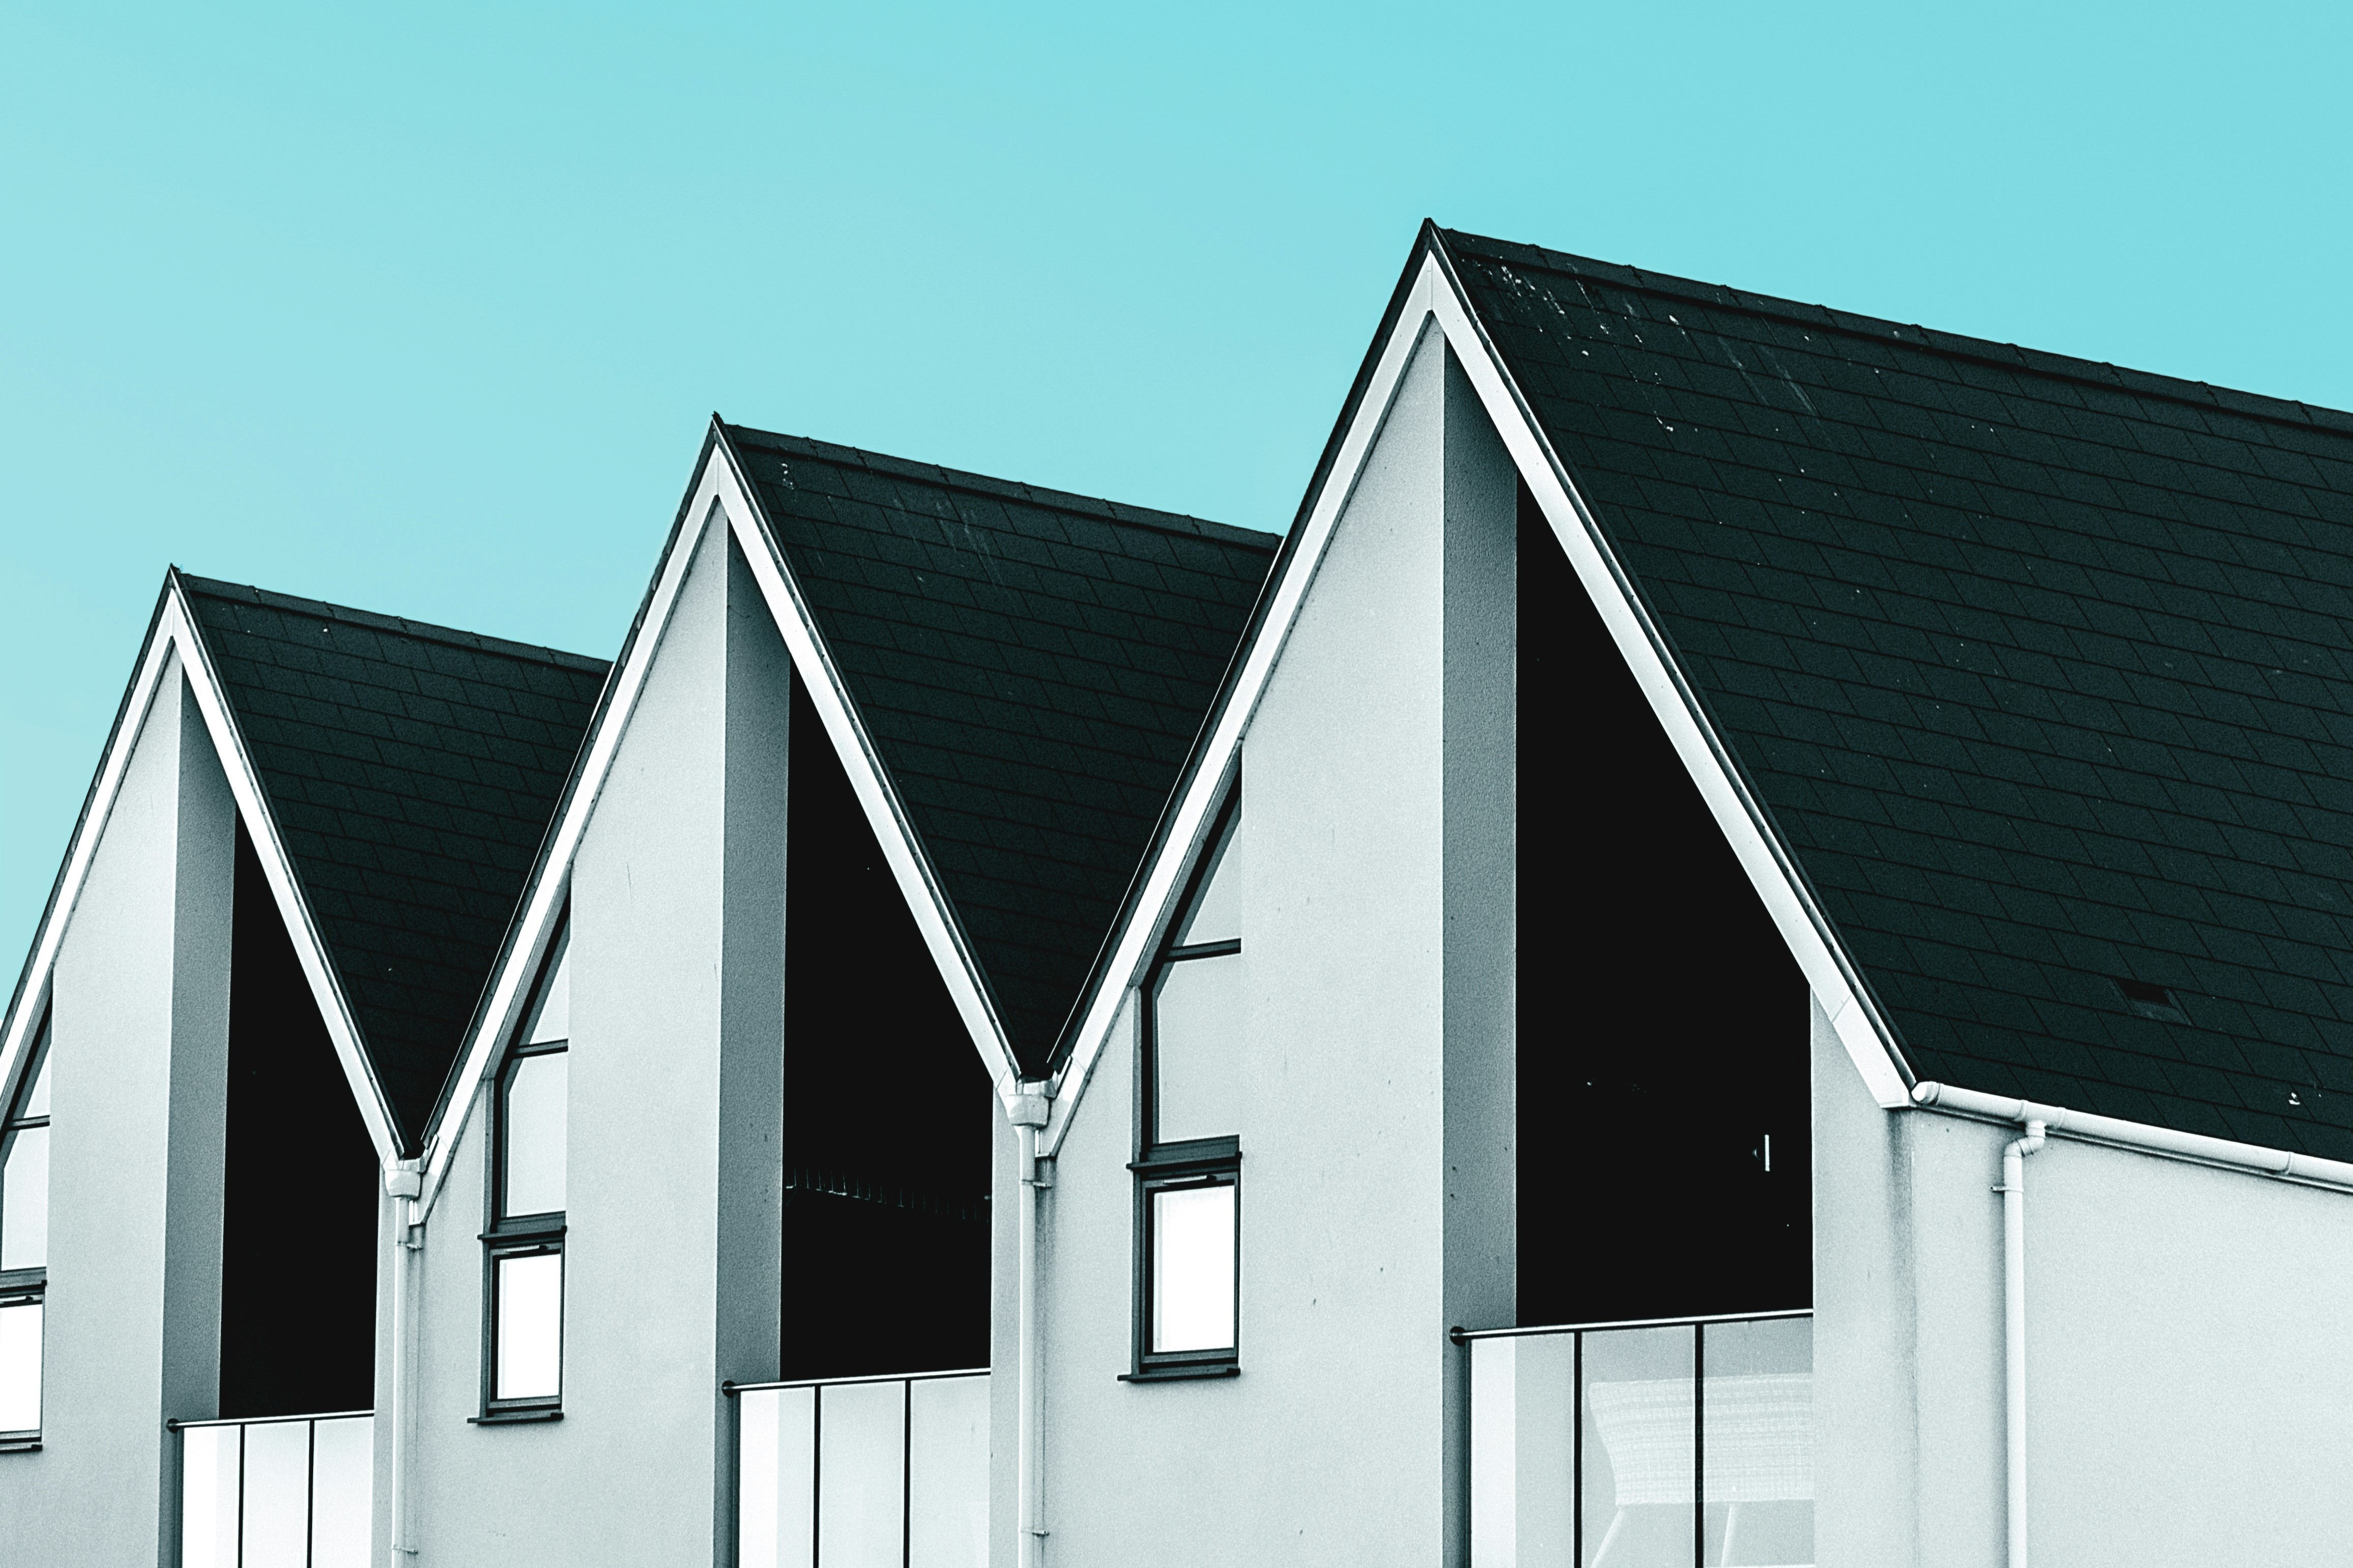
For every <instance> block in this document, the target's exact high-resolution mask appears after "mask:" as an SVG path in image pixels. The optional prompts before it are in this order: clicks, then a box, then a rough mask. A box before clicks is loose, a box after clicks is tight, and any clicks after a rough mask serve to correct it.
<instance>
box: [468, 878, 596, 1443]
mask: <svg viewBox="0 0 2353 1568" xmlns="http://www.w3.org/2000/svg"><path fill="white" fill-rule="evenodd" d="M571 945H572V941H571V921H569V919H568V918H567V919H566V920H565V922H564V924H563V925H562V926H561V927H559V928H558V930H557V932H556V937H555V940H554V942H550V943H548V946H547V952H546V954H545V956H543V958H542V959H541V960H540V968H539V975H538V978H537V980H536V981H535V982H534V983H533V986H532V996H531V1005H529V1006H527V1007H525V1008H524V1009H523V1011H522V1020H521V1021H520V1022H519V1023H517V1024H516V1026H515V1033H514V1038H513V1040H512V1041H511V1042H510V1043H509V1045H508V1047H507V1049H506V1052H505V1054H504V1055H503V1056H502V1057H501V1058H500V1060H499V1070H498V1072H497V1073H496V1074H495V1075H493V1076H492V1078H491V1085H490V1090H491V1104H490V1125H489V1128H488V1131H489V1136H488V1137H487V1138H485V1139H484V1140H483V1142H484V1143H485V1145H486V1146H487V1152H488V1156H489V1169H488V1170H486V1171H485V1172H484V1173H483V1181H482V1200H483V1209H484V1215H483V1225H482V1234H481V1237H480V1240H481V1243H482V1313H481V1321H482V1355H481V1366H482V1397H481V1409H480V1413H479V1414H477V1415H472V1416H470V1417H468V1419H469V1420H470V1421H471V1422H473V1423H474V1424H475V1425H477V1426H497V1425H503V1424H506V1423H510V1422H520V1421H560V1420H562V1419H563V1418H564V1384H565V1373H564V1340H565V1321H564V1319H565V1298H566V1296H567V1295H568V1293H569V1291H570V1289H571V1284H572V1281H571V1278H570V1276H571V1264H570V1260H569V1259H568V1258H565V1215H566V1213H567V1212H568V1211H567V1210H566V1209H553V1210H549V1211H546V1212H543V1213H540V1214H527V1215H510V1214H509V1213H507V1194H506V1188H507V1139H508V1130H507V1090H508V1089H509V1088H510V1087H511V1086H512V1082H513V1079H514V1074H515V1069H516V1068H517V1067H518V1066H519V1065H520V1064H522V1063H523V1062H526V1061H529V1060H531V1059H533V1058H537V1057H553V1056H562V1055H565V1054H566V1053H568V1052H569V1051H570V1050H571V1048H572V1041H571V1037H570V1031H569V1029H568V1028H567V1029H566V1031H565V1038H564V1039H561V1040H548V1041H544V1042H543V1043H541V1044H538V1045H527V1044H525V1043H523V1042H524V1041H525V1040H526V1039H527V1038H528V1037H529V1035H530V1033H531V1030H532V1026H533V1025H534V1024H535V1023H536V1022H537V1021H538V1019H539V1015H540V1010H541V1008H542V1006H543V1004H544V1003H545V1001H546V997H547V990H548V987H549V986H550V985H551V984H554V980H555V976H556V974H557V973H559V972H560V971H561V970H562V969H563V967H564V961H565V957H566V956H567V955H568V954H569V952H570V951H571ZM570 1150H571V1133H570V1129H569V1127H567V1128H566V1129H565V1164H566V1165H567V1167H568V1166H569V1164H570ZM570 1201H571V1192H570V1173H569V1171H568V1169H567V1171H566V1174H565V1203H566V1204H567V1205H569V1203H570ZM540 1256H553V1257H554V1258H556V1259H557V1260H558V1261H557V1264H556V1269H557V1284H556V1297H555V1303H556V1305H555V1392H554V1394H532V1395H529V1396H527V1397H521V1398H514V1399H501V1398H500V1397H498V1387H499V1315H500V1311H501V1301H500V1296H499V1265H500V1264H501V1262H503V1261H505V1260H506V1259H508V1258H528V1257H540Z"/></svg>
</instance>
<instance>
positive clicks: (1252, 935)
mask: <svg viewBox="0 0 2353 1568" xmlns="http://www.w3.org/2000/svg"><path fill="white" fill-rule="evenodd" d="M1514 494H1515V491H1514V481H1513V479H1512V475H1511V471H1510V469H1509V467H1508V465H1507V462H1506V459H1505V458H1504V453H1503V451H1502V448H1501V446H1500V443H1498V442H1497V441H1496V439H1495V437H1494V435H1493V431H1492V429H1491V428H1490V427H1489V426H1487V424H1486V422H1485V418H1484V416H1483V415H1482V414H1479V413H1478V411H1477V407H1476V404H1475V400H1474V399H1473V397H1472V393H1471V391H1470V388H1469V386H1468V384H1467V383H1466V382H1465V381H1464V379H1463V377H1462V375H1461V372H1460V370H1459V369H1458V368H1455V367H1453V366H1452V365H1451V362H1450V360H1449V358H1448V356H1447V353H1446V351H1445V349H1444V346H1443V343H1442V342H1441V341H1440V340H1438V339H1437V338H1436V337H1435V335H1434V334H1433V335H1432V336H1431V337H1430V338H1428V339H1426V340H1425V342H1423V344H1422V347H1421V349H1420V351H1419V353H1418V354H1417V356H1416V359H1415V362H1414V363H1413V365H1412V367H1411V368H1410V369H1409V372H1408V373H1407V375H1406V378H1405V382H1404V384H1403V387H1402V389H1401V391H1400V392H1399V394H1398V399H1397V402H1396V404H1395V405H1394V407H1393V410H1392V412H1391V413H1390V415H1389V417H1388V423H1387V426H1386V427H1385V428H1384V431H1383V433H1382V435H1381V437H1380V439H1379V442H1378V444H1377V447H1376V449H1375V451H1374V453H1373V455H1372V457H1371V458H1370V460H1369V464H1368V467H1367V468H1366V473H1365V475H1364V477H1363V479H1362V481H1361V483H1360V484H1359V486H1358V488H1357V489H1356V493H1355V495H1354V497H1353V498H1352V499H1351V500H1350V501H1349V503H1348V507H1347V510H1346V512H1345V516H1344V517H1343V519H1342V521H1341V522H1340V524H1339V527H1338V529H1337V530H1336V531H1335V537H1334V542H1333V543H1332V546H1331V549H1330V551H1329V552H1328V554H1327V556H1326V558H1325V559H1324V562H1323V563H1322V565H1321V567H1320V569H1319V571H1318V574H1317V576H1316V579H1315V581H1314V584H1313V586H1312V588H1311V590H1310V592H1309V594H1308V595H1307V598H1306V601H1305V604H1304V606H1303V611H1302V614H1301V616H1300V618H1299V621H1298V623H1297V625H1296V626H1295V628H1294V630H1293V633H1292V636H1291V638H1290V640H1289V643H1288V645H1287V647H1285V648H1284V650H1283V653H1282V660H1281V663H1280V664H1279V666H1278V667H1277V668H1276V671H1275V673H1274V676H1273V679H1272V681H1271V685H1270V686H1269V688H1268V690H1267V692H1266V694H1265V697H1264V700H1263V701H1262V702H1261V705H1260V708H1259V710H1258V712H1257V714H1256V716H1255V718H1254V720H1253V721H1252V723H1251V727H1250V731H1249V733H1248V736H1247V739H1246V741H1245V743H1244V749H1243V757H1242V778H1243V792H1244V794H1243V809H1242V830H1241V837H1240V841H1239V842H1238V844H1237V846H1236V847H1235V850H1234V851H1232V852H1231V853H1230V855H1229V860H1228V867H1229V869H1228V870H1227V871H1226V872H1225V873H1223V874H1224V875H1227V876H1232V875H1237V874H1239V875H1240V878H1241V879H1242V881H1241V888H1242V894H1243V896H1242V900H1241V907H1242V962H1243V964H1244V966H1245V975H1246V982H1245V984H1246V988H1247V993H1248V1009H1249V1018H1248V1023H1247V1026H1246V1048H1245V1050H1244V1051H1243V1053H1242V1060H1243V1064H1244V1065H1243V1069H1242V1070H1243V1092H1242V1095H1241V1097H1240V1100H1241V1105H1242V1110H1241V1125H1240V1127H1238V1128H1237V1129H1236V1130H1235V1131H1237V1132H1239V1134H1240V1139H1241V1148H1242V1160H1243V1164H1242V1186H1241V1211H1240V1212H1241V1226H1242V1263H1241V1329H1240V1333H1241V1340H1240V1360H1241V1368H1242V1370H1241V1373H1240V1375H1239V1376H1237V1377H1233V1378H1229V1379H1222V1380H1215V1381H1189V1382H1171V1383H1155V1384H1132V1383H1123V1382H1120V1381H1118V1374H1120V1373H1123V1372H1125V1371H1126V1370H1127V1369H1128V1366H1129V1364H1130V1332H1131V1327H1130V1325H1131V1316H1130V1310H1131V1286H1130V1273H1131V1267H1132V1250H1131V1248H1132V1237H1131V1232H1132V1225H1133V1212H1134V1207H1133V1205H1134V1199H1133V1185H1132V1177H1131V1174H1130V1173H1129V1172H1128V1170H1127V1168H1126V1167H1127V1163H1128V1162H1129V1161H1130V1160H1131V1159H1132V1158H1133V1157H1134V1147H1133V1136H1134V1132H1133V1128H1134V1120H1133V1119H1134V1072H1135V1060H1134V1044H1133V1024H1132V1016H1131V1019H1130V1021H1129V1023H1128V1025H1127V1032H1126V1033H1124V1035H1123V1037H1121V1038H1120V1039H1118V1040H1116V1041H1115V1042H1114V1043H1113V1046H1112V1047H1110V1048H1109V1049H1107V1050H1106V1052H1105V1053H1104V1055H1103V1058H1101V1061H1100V1063H1099V1065H1098V1066H1097V1068H1096V1069H1095V1073H1094V1080H1093V1082H1092V1085H1091V1086H1090V1087H1089V1088H1088V1089H1087V1090H1086V1098H1085V1100H1084V1101H1083V1103H1082V1106H1081V1108H1080V1110H1079V1112H1078V1114H1077V1116H1076V1118H1075V1120H1074V1121H1073V1122H1072V1123H1071V1132H1070V1135H1069V1138H1068V1140H1067V1141H1066V1142H1065V1143H1064V1144H1063V1146H1062V1150H1061V1152H1060V1158H1059V1159H1058V1160H1057V1161H1056V1167H1057V1168H1056V1171H1055V1173H1054V1186H1053V1188H1052V1189H1051V1191H1050V1194H1048V1195H1047V1197H1046V1198H1045V1200H1044V1203H1043V1209H1044V1214H1043V1218H1042V1226H1043V1232H1044V1237H1045V1243H1044V1247H1043V1251H1042V1268H1041V1278H1042V1280H1043V1288H1042V1295H1043V1311H1044V1342H1045V1348H1044V1375H1045V1377H1046V1380H1047V1383H1046V1395H1045V1407H1046V1415H1045V1419H1046V1433H1047V1458H1046V1465H1045V1485H1046V1492H1047V1496H1046V1503H1045V1510H1044V1524H1045V1527H1046V1529H1047V1530H1048V1531H1050V1533H1049V1535H1048V1537H1047V1543H1046V1556H1045V1562H1046V1563H1048V1564H1049V1565H1050V1568H1063V1565H1073V1568H1074V1565H1078V1564H1094V1563H1120V1564H1122V1565H1124V1568H1145V1565H1150V1564H1161V1563H1165V1564H1171V1565H1175V1564H1186V1565H1191V1564H1198V1563H1302V1564H1306V1563H1332V1564H1347V1565H1349V1568H1362V1565H1365V1564H1371V1563H1410V1564H1415V1565H1417V1568H1420V1565H1426V1564H1431V1563H1447V1562H1453V1561H1456V1560H1458V1558H1459V1554H1460V1544H1461V1527H1460V1521H1459V1520H1457V1519H1456V1518H1455V1517H1454V1515H1453V1511H1452V1510H1453V1507H1454V1500H1455V1497H1456V1495H1457V1493H1456V1489H1455V1488H1453V1487H1452V1486H1450V1484H1449V1467H1450V1464H1451V1463H1452V1462H1456V1461H1458V1460H1459V1457H1460V1456H1459V1447H1457V1446H1456V1445H1457V1440H1458V1436H1459V1435H1456V1434H1453V1433H1452V1432H1451V1424H1452V1421H1453V1419H1454V1415H1455V1412H1456V1411H1457V1409H1458V1407H1459V1400H1457V1399H1456V1398H1455V1397H1454V1394H1453V1390H1452V1379H1453V1378H1454V1377H1455V1376H1456V1375H1457V1373H1458V1369H1459V1367H1460V1364H1461V1352H1459V1351H1457V1350H1456V1349H1455V1348H1454V1347H1453V1346H1451V1344H1450V1343H1449V1342H1448V1340H1447V1337H1446V1331H1447V1329H1448V1327H1449V1326H1450V1324H1452V1323H1458V1322H1470V1323H1493V1322H1508V1321H1510V1317H1511V1312H1512V1310H1513V1293H1514V1286H1513V1275H1512V1236H1513V1219H1512V1212H1511V1201H1512V1184H1513V1131H1514V1130H1513V1117H1512V1091H1511V1082H1512V1070H1511V1062H1512V1057H1511V1050H1512V1034H1511V1022H1512V1020H1511V1005H1512V996H1511V974H1512V954H1511V919H1512V887H1511V859H1512V855H1511V833H1510V820H1509V815H1508V809H1507V808H1508V805H1509V791H1510V788H1511V757H1512V752H1511V735H1510V721H1511V711H1512V700H1511V690H1510V684H1509V682H1510V678H1511V668H1512V662H1513V658H1514V637H1513V632H1512V624H1511V616H1512V613H1513V588H1514V577H1513V571H1514V565H1513V563H1514V538H1515V534H1514V529H1515V524H1516V515H1515V510H1514ZM1499 792H1500V793H1499ZM1499 814H1500V815H1499ZM1015 1201H1017V1195H1016V1194H1013V1193H1011V1192H1004V1194H1003V1195H1002V1196H1001V1197H1000V1199H999V1204H998V1206H999V1209H1000V1211H1001V1212H1008V1213H1009V1212H1010V1208H1011V1205H1012V1204H1013V1203H1014V1202H1015ZM1000 1343H1002V1341H1000ZM1004 1408H1005V1407H1004V1405H1003V1404H1002V1402H1000V1405H999V1409H1000V1417H999V1427H998V1430H999V1433H1000V1436H1005V1437H1008V1439H1009V1434H1010V1431H1011V1427H1010V1426H1008V1425H1007V1424H1006V1421H1005V1419H1004V1415H1003V1414H1002V1413H1003V1411H1004ZM1002 1473H1003V1472H1002V1469H1000V1475H1001V1474H1002ZM1011 1503H1012V1499H1011V1497H1010V1494H1009V1492H1006V1491H1002V1490H1000V1493H999V1496H998V1500H997V1507H998V1509H999V1510H1000V1511H1001V1512H1009V1510H1010V1508H1011ZM999 1540H1000V1542H1001V1543H1004V1542H1005V1537H1004V1536H1003V1534H1002V1533H1000V1536H999Z"/></svg>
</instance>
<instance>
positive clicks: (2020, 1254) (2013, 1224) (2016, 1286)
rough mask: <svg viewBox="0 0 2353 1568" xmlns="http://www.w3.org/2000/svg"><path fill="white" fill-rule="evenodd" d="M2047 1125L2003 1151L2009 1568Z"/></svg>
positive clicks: (2021, 1509) (2017, 1532)
mask: <svg viewBox="0 0 2353 1568" xmlns="http://www.w3.org/2000/svg"><path fill="white" fill-rule="evenodd" d="M2042 1129H2043V1124H2042V1122H2040V1121H2029V1122H2028V1123H2027V1124H2026V1136H2025V1137H2023V1138H2018V1139H2013V1140H2011V1141H2010V1142H2009V1143H2008V1144H2006V1145H2004V1146H2003V1148H2002V1151H2001V1185H2000V1187H1999V1188H1998V1189H1996V1190H1997V1191H1999V1192H2000V1194H2001V1264H2002V1268H2001V1295H2002V1302H2001V1355H2002V1371H2003V1374H2004V1375H2003V1407H2004V1411H2005V1414H2006V1415H2007V1416H2008V1423H2007V1425H2008V1447H2009V1459H2010V1463H2009V1467H2008V1476H2009V1479H2008V1485H2007V1488H2006V1490H2005V1493H2004V1506H2005V1510H2006V1511H2007V1512H2008V1514H2009V1524H2010V1556H2009V1568H2026V1157H2027V1156H2028V1155H2029V1154H2034V1153H2039V1152H2042V1143H2043V1137H2042Z"/></svg>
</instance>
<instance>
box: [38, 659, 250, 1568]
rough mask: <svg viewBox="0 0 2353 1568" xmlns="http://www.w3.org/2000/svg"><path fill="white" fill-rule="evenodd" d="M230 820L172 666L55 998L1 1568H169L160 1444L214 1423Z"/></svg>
mask: <svg viewBox="0 0 2353 1568" xmlns="http://www.w3.org/2000/svg"><path fill="white" fill-rule="evenodd" d="M236 824H237V808H236V805H235V804H234V803H233V802H232V800H231V799H230V796H229V793H228V781H227V777H226V776H225V775H224V774H223V773H222V772H221V768H220V763H219V759H218V758H217V756H216V754H215V752H214V751H213V746H212V742H211V740H210V738H209V736H208V735H207V734H206V731H205V727H204V721H203V720H202V718H201V717H200V716H199V715H198V713H197V711H196V706H195V700H194V698H193V697H192V696H191V695H190V694H189V692H188V690H187V685H186V682H185V680H184V679H182V676H181V673H180V667H179V664H178V662H177V660H176V658H174V660H173V661H172V663H171V664H170V666H169V667H168V668H166V669H165V671H164V677H163V682H162V687H161V689H160V690H159V692H158V693H157V695H156V698H155V700H154V702H153V706H152V707H151V708H150V709H149V711H148V714H147V717H146V719H145V721H144V722H143V723H142V726H141V728H140V731H139V735H138V739H137V741H136V742H135V743H134V746H133V749H132V755H131V761H130V764H129V768H128V771H127V772H126V773H125V775H124V778H123V781H122V786H121V793H120V794H119V795H117V797H116V799H115V804H114V809H113V811H112V813H111V815H110V816H109V817H108V818H107V820H106V822H105V824H104V826H103V827H102V828H101V829H100V834H101V837H100V839H99V843H98V849H97V853H96V856H95V857H94V858H93V860H92V863H91V867H90V877H89V880H88V881H87V882H86V883H85V884H84V886H83V889H82V893H81V898H80V900H79V902H78V903H77V904H76V905H75V907H74V909H73V910H72V913H71V915H70V917H69V924H68V925H67V927H66V932H65V940H64V942H63V943H62V945H61V947H60V949H59V952H58V963H57V969H56V973H55V979H54V985H53V993H52V1006H53V1012H52V1014H51V1017H52V1020H53V1022H52V1029H53V1033H52V1036H51V1039H50V1047H49V1051H50V1056H49V1060H50V1105H51V1111H52V1119H51V1122H50V1138H51V1142H50V1155H49V1158H50V1166H49V1182H50V1185H49V1194H50V1199H49V1248H48V1270H49V1272H48V1292H47V1312H46V1322H45V1324H44V1330H45V1332H44V1346H43V1350H44V1355H43V1362H44V1380H43V1381H44V1388H43V1402H42V1404H43V1408H42V1427H43V1433H42V1436H43V1443H44V1446H43V1447H42V1449H41V1450H40V1451H39V1452H37V1453H28V1454H0V1563H92V1564H96V1563H108V1564H114V1563H175V1562H176V1561H177V1553H176V1525H177V1522H178V1516H177V1500H178V1472H177V1462H178V1439H177V1438H176V1437H174V1436H172V1435H171V1434H170V1433H168V1432H166V1431H165V1430H164V1421H165V1420H166V1419H167V1418H173V1417H177V1418H180V1419H184V1420H196V1419H202V1418H205V1417H207V1416H210V1415H214V1414H215V1413H216V1402H217V1399H218V1396H219V1391H220V1268H221V1226H220V1205H221V1192H222V1171H223V1161H224V1157H225V1156H224V1151H225V1147H226V1142H225V1140H226V1120H225V1110H226V1106H227V1082H228V971H229V933H230V930H231V925H230V912H231V896H232V892H233V889H234V886H235V881H236V842H237V840H236Z"/></svg>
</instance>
